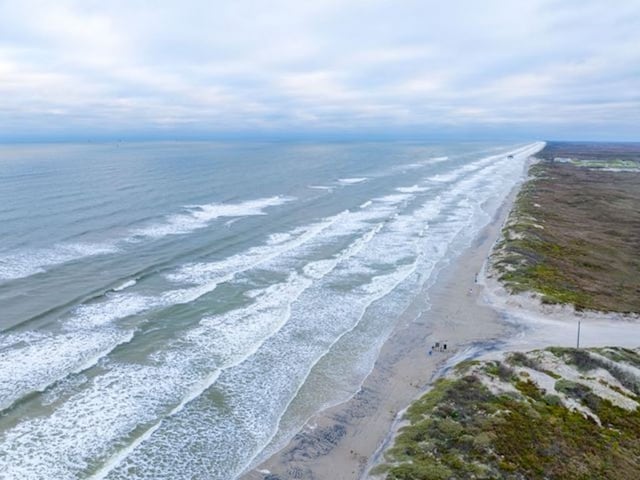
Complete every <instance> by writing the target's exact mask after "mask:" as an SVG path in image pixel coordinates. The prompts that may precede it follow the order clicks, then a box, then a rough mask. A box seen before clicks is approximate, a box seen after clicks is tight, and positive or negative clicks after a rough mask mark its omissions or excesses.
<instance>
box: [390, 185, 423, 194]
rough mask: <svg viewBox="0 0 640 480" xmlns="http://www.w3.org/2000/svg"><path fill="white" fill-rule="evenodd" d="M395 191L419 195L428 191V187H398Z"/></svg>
mask: <svg viewBox="0 0 640 480" xmlns="http://www.w3.org/2000/svg"><path fill="white" fill-rule="evenodd" d="M396 190H397V191H398V192H400V193H420V192H426V191H427V190H429V187H421V186H419V185H412V186H410V187H398V188H396Z"/></svg>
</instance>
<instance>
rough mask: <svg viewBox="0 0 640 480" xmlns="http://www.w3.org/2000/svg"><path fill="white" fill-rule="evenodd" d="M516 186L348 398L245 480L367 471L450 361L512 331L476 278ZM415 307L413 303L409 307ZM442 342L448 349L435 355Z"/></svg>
mask: <svg viewBox="0 0 640 480" xmlns="http://www.w3.org/2000/svg"><path fill="white" fill-rule="evenodd" d="M514 196H515V191H514V192H512V194H511V195H510V196H509V199H508V200H507V201H505V202H504V203H503V205H502V207H501V208H500V210H499V211H498V213H497V214H496V215H495V217H494V218H493V220H492V221H491V223H490V224H489V225H488V226H487V227H485V229H483V230H482V232H481V233H480V235H479V236H478V237H477V238H476V240H475V241H474V243H473V245H471V247H469V248H468V249H467V250H466V251H464V252H462V254H461V255H460V256H458V258H457V259H455V260H454V261H453V263H451V264H450V265H448V266H447V267H445V268H444V269H443V270H442V271H441V272H440V274H439V277H438V282H437V284H436V285H434V286H433V287H431V288H430V289H429V291H428V293H427V292H425V295H429V297H430V298H431V309H430V310H429V311H427V312H424V313H423V314H422V315H421V316H420V317H418V318H417V319H411V318H410V317H408V318H406V319H403V320H401V321H400V323H399V325H398V326H397V327H396V329H395V331H394V333H393V334H392V335H391V337H390V338H389V339H388V340H387V342H386V343H385V344H384V346H383V348H382V350H381V352H380V355H379V357H378V359H377V361H376V364H375V366H374V369H373V371H372V372H371V374H370V375H369V376H368V377H367V379H366V380H365V382H364V384H363V386H362V388H361V389H360V390H359V391H358V393H357V394H356V395H355V396H354V397H353V398H352V399H351V400H349V401H347V402H345V403H342V404H340V405H337V406H335V407H333V408H330V409H327V410H325V411H322V412H320V413H318V414H316V415H315V416H314V417H312V418H311V419H310V420H309V421H307V423H306V425H305V426H304V428H303V429H302V431H301V432H299V433H298V434H297V435H296V436H295V437H294V438H293V439H292V440H291V441H290V442H289V444H288V445H287V446H286V447H285V448H284V449H282V450H281V451H280V452H278V453H276V454H275V455H273V456H272V457H271V458H269V459H268V460H267V461H265V462H263V463H262V464H261V465H259V466H258V467H256V468H255V469H254V470H252V471H250V472H248V473H247V474H246V475H245V476H244V477H243V478H244V479H245V480H258V479H260V480H263V479H267V480H276V479H280V480H289V479H305V480H312V479H318V480H343V479H344V480H346V479H350V480H351V479H357V478H362V477H363V476H365V474H366V472H367V470H368V469H369V468H370V466H371V465H372V464H373V463H375V460H376V458H377V457H378V456H379V454H380V451H381V450H382V448H383V447H384V446H385V445H386V443H388V441H389V440H390V439H391V438H392V435H393V432H394V430H395V428H396V427H397V426H398V425H399V419H400V418H401V414H400V412H402V410H403V409H405V408H406V407H407V406H408V405H409V404H410V403H411V401H413V400H414V399H415V398H417V397H418V396H419V395H421V394H422V393H423V392H425V391H426V390H427V389H428V387H429V385H430V383H431V382H433V381H434V379H435V378H436V377H437V376H439V375H440V374H442V373H443V372H444V371H445V370H446V369H447V368H448V366H449V365H451V364H454V363H455V362H456V361H458V360H459V359H461V358H464V357H466V356H469V355H471V354H474V355H477V354H478V353H479V352H481V351H482V350H483V349H488V350H491V349H492V348H493V346H494V345H497V344H499V343H500V341H501V340H500V339H501V338H504V337H505V336H506V335H507V333H508V332H507V331H508V330H512V329H511V328H510V327H509V326H508V324H506V323H505V322H504V321H501V319H500V314H499V313H498V312H497V311H496V310H494V309H493V308H491V307H488V306H486V305H483V304H482V302H481V298H482V296H481V294H482V289H483V286H482V285H480V284H478V283H476V276H477V274H478V273H479V272H480V271H481V269H482V266H483V264H484V262H485V259H486V258H487V255H488V254H489V252H490V250H491V247H492V246H493V243H494V241H495V240H496V238H497V236H498V234H499V232H500V229H501V226H502V224H503V222H504V218H505V216H506V214H507V213H508V209H509V208H510V207H511V204H512V202H513V198H514ZM409 310H410V309H409ZM435 342H440V343H446V344H447V350H446V352H444V351H435V352H434V353H433V354H431V355H429V350H430V346H431V345H433V344H434V343H435Z"/></svg>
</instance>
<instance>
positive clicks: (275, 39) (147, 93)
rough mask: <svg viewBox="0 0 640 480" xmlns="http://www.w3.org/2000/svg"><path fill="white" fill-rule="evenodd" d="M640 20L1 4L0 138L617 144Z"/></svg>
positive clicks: (558, 10) (627, 124) (219, 5)
mask: <svg viewBox="0 0 640 480" xmlns="http://www.w3.org/2000/svg"><path fill="white" fill-rule="evenodd" d="M638 24H640V5H639V4H638V2H637V1H634V0H627V1H620V2H617V3H616V5H615V8H612V7H611V6H608V5H606V4H605V3H604V2H600V1H597V0H582V1H580V2H578V1H576V2H573V1H566V0H563V1H559V0H532V1H530V2H510V1H506V0H487V1H486V2H475V1H472V0H457V1H451V2H435V1H424V0H423V1H417V0H416V1H404V2H391V1H388V0H371V1H364V0H353V1H349V2H343V1H337V0H317V1H314V2H296V1H291V0H276V1H273V2H259V1H251V0H237V1H234V2H205V1H184V2H171V1H157V2H148V1H144V0H131V1H124V0H114V1H110V2H99V1H96V0H86V1H70V0H60V1H58V2H45V1H35V0H22V1H18V0H7V1H5V2H0V32H2V34H1V35H0V132H1V133H0V135H1V136H2V138H5V139H11V138H29V137H38V136H43V137H46V136H49V137H52V136H53V137H56V136H57V137H61V138H62V137H65V136H78V135H80V136H87V137H91V136H95V135H118V134H130V135H141V136H145V135H175V136H180V135H185V134H186V133H189V132H191V133H193V134H197V135H202V136H207V135H216V134H225V133H234V132H235V133H238V132H240V133H251V132H254V133H255V132H258V133H259V132H262V133H266V134H269V133H277V134H286V133H287V132H295V131H298V130H299V131H304V132H311V133H313V132H323V133H330V132H340V133H349V132H353V133H363V132H364V133H366V132H374V133H375V132H381V131H392V132H402V131H410V132H418V133H419V132H424V133H425V134H430V133H432V132H436V133H437V132H441V131H443V129H449V130H451V129H454V131H455V128H459V129H460V130H459V131H460V132H461V134H465V133H467V132H472V131H477V132H479V133H482V132H485V131H491V132H504V133H505V135H508V134H509V132H510V131H514V132H517V133H518V134H522V133H523V132H525V133H526V132H527V128H529V131H530V132H533V133H535V134H536V135H540V134H542V135H544V136H547V137H549V136H553V135H559V134H561V135H564V136H569V137H571V136H572V137H576V136H580V135H581V134H584V132H585V131H589V132H590V131H591V130H589V129H592V130H594V131H595V130H598V131H600V132H601V134H602V135H604V136H609V137H615V136H618V137H620V138H627V137H629V138H631V137H633V135H635V131H636V126H637V125H638V124H639V123H640V94H639V93H638V92H640V75H639V72H638V68H637V65H640V49H638V47H637V46H638V45H640V31H638V29H637V25H638ZM514 125H517V126H518V127H517V128H515V129H514ZM585 128H586V130H585ZM589 134H591V133H589Z"/></svg>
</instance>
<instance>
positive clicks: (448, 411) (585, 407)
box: [375, 348, 640, 480]
mask: <svg viewBox="0 0 640 480" xmlns="http://www.w3.org/2000/svg"><path fill="white" fill-rule="evenodd" d="M606 350H607V351H608V352H609V356H619V358H624V359H625V361H624V362H622V363H616V362H613V361H610V360H608V359H607V358H605V356H604V355H603V349H593V350H590V351H586V350H576V349H550V350H548V351H536V352H530V353H527V354H524V353H515V354H510V355H508V356H507V357H506V358H505V359H504V360H503V361H485V362H480V363H468V364H466V365H465V366H464V367H461V368H459V369H458V372H457V373H456V374H455V375H453V377H448V378H443V379H441V380H439V381H438V382H437V383H436V384H435V386H434V388H433V389H432V390H431V391H430V392H429V393H427V394H425V395H424V396H423V397H422V398H420V399H419V400H418V401H416V402H415V403H413V404H412V405H411V407H410V408H409V409H408V411H407V413H406V420H407V422H408V425H407V426H406V427H404V428H403V429H401V430H400V432H399V434H398V436H397V437H396V440H395V444H394V446H393V447H392V448H391V449H389V450H388V451H387V453H386V463H385V464H383V465H381V466H379V467H378V469H377V471H376V472H375V473H377V474H379V475H384V476H385V478H386V479H387V480H409V479H412V480H420V479H424V480H427V479H442V480H445V479H451V478H477V479H484V478H486V479H489V478H504V479H524V478H526V479H587V478H589V479H635V478H639V477H638V476H639V475H640V460H639V459H640V455H639V453H640V408H638V407H639V405H640V404H638V401H639V400H640V399H638V397H636V396H635V395H634V394H633V391H632V390H629V389H628V388H627V386H625V384H620V385H614V384H611V383H610V382H613V381H614V380H611V376H613V377H615V378H617V375H619V373H620V371H623V370H624V368H623V365H624V364H626V365H631V364H635V362H637V361H639V360H640V355H639V354H638V351H634V350H624V349H619V348H609V349H606ZM567 369H569V370H567ZM567 371H571V372H573V373H574V375H573V376H571V378H564V377H563V375H562V372H565V374H566V372H567ZM581 372H582V373H585V374H588V375H589V376H588V377H584V378H585V379H587V378H588V381H587V380H585V381H582V380H580V373H581ZM603 372H607V373H603ZM551 375H552V376H551ZM631 377H633V378H635V381H636V382H637V381H638V378H637V376H636V375H634V374H629V378H631ZM535 378H537V379H538V380H536V379H535ZM540 378H543V379H546V380H548V381H547V382H541V381H539V379H540ZM603 378H606V379H608V381H605V380H603ZM629 381H630V380H629ZM549 385H551V386H552V387H551V390H548V388H549ZM594 385H597V386H600V387H601V388H599V389H596V388H595V387H594ZM621 392H622V393H624V394H625V395H626V397H624V398H628V399H630V400H631V399H635V400H633V401H632V402H631V405H632V406H633V407H632V408H629V406H628V405H627V406H620V405H619V404H618V402H616V398H617V397H616V396H615V395H616V394H618V395H621V394H622V393H621ZM576 405H577V406H578V407H579V408H576V407H575V406H576Z"/></svg>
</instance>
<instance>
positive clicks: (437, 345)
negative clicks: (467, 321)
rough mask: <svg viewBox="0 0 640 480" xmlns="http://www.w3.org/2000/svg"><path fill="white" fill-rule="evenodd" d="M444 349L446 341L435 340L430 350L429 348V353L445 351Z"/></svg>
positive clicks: (445, 348)
mask: <svg viewBox="0 0 640 480" xmlns="http://www.w3.org/2000/svg"><path fill="white" fill-rule="evenodd" d="M446 351H447V344H446V343H440V342H436V343H434V344H433V345H431V350H429V355H433V352H446Z"/></svg>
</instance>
